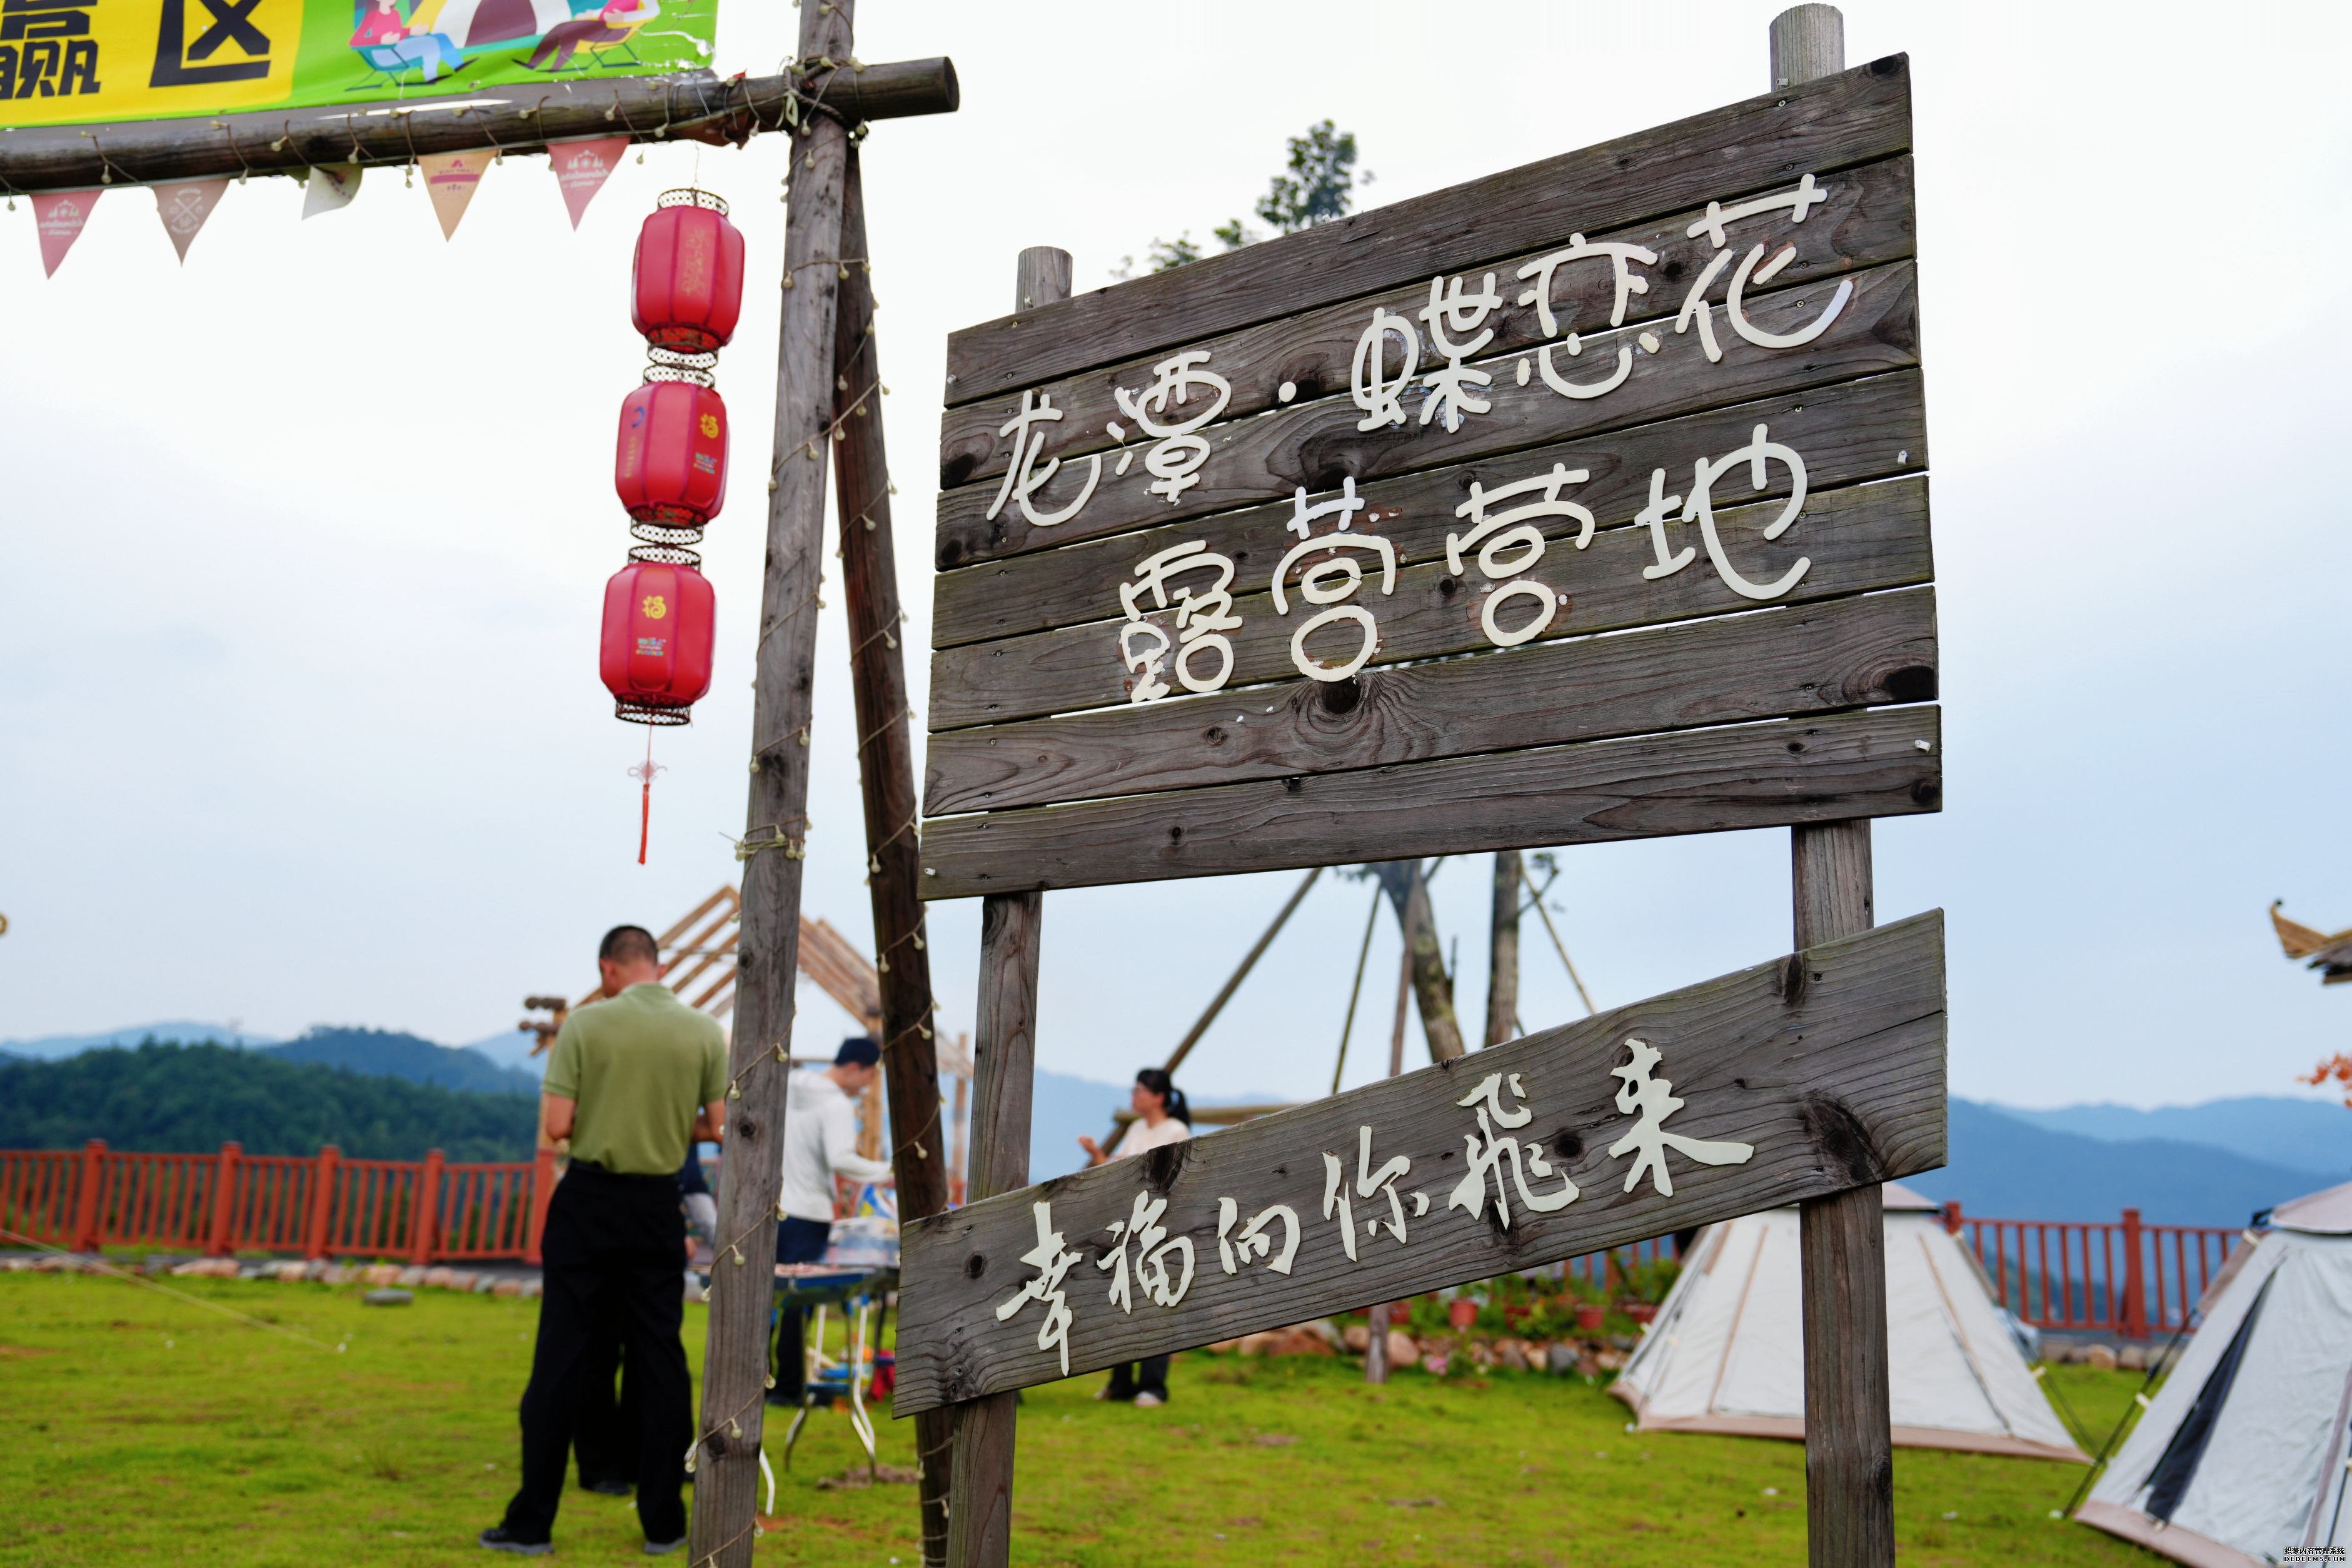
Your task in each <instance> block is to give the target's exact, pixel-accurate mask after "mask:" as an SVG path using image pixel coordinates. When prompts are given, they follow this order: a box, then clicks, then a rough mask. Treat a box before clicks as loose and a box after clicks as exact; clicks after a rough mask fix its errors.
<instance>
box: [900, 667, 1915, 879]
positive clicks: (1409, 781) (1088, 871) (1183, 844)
mask: <svg viewBox="0 0 2352 1568" xmlns="http://www.w3.org/2000/svg"><path fill="white" fill-rule="evenodd" d="M1942 799H1943V736H1942V732H1941V724H1940V716H1939V714H1938V713H1937V710H1936V709H1935V708H1934V707H1932V706H1922V707H1916V708H1896V709H1885V710H1871V711H1867V712H1860V713H1842V714H1836V715H1832V716H1831V717H1828V718H1822V719H1812V720H1800V721H1786V722H1779V723H1769V724H1743V725H1736V726H1731V727H1727V728H1724V729H1715V730H1698V731H1686V732H1684V733H1680V734H1674V735H1664V736H1648V737H1643V738H1642V739H1640V740H1631V741H1585V742H1578V743H1577V744H1574V745H1570V746H1550V747H1543V748H1539V749H1537V750H1533V751H1525V752H1499V753H1495V754H1491V755H1486V756H1477V757H1458V758H1451V759H1448V760H1446V761H1444V762H1434V763H1408V764H1405V765H1403V766H1400V767H1393V768H1372V769H1367V770H1365V771H1363V772H1360V773H1330V774H1324V775H1321V776H1316V777H1307V778H1293V779H1269V780H1265V781H1262V782H1258V783H1252V784H1226V785H1220V786H1217V787H1213V788H1209V789H1197V790H1181V791H1176V792H1172V793H1171V794H1166V795H1131V796H1128V797H1125V798H1122V799H1118V800H1107V801H1089V802H1086V803H1083V804H1080V805H1056V806H1037V807H1031V808H1029V809H1026V810H1020V811H997V812H988V813H985V814H982V815H977V816H954V817H948V818H945V819H943V820H940V821H938V822H934V823H932V824H931V825H930V826H929V827H928V828H927V829H926V830H925V832H924V834H923V868H924V878H923V891H924V895H925V896H926V897H927V898H931V899H962V898H971V897H972V896H974V895H976V894H982V893H1000V892H1006V891H1010V890H1013V889H1031V888H1035V889H1044V888H1080V887H1091V886H1096V885H1099V884H1104V883H1116V882H1145V881H1154V880H1160V879H1168V878H1176V877H1219V876H1226V875H1230V874H1233V873H1235V872H1241V871H1265V870H1274V869H1286V868H1297V867H1304V866H1327V865H1328V866H1337V865H1347V864H1351V863H1354V862H1358V861H1363V860H1369V859H1373V858H1377V857H1380V856H1385V855H1403V856H1415V855H1423V856H1425V855H1467V854H1473V853H1475V852H1477V851H1480V850H1485V849H1502V848H1519V847H1527V846H1529V845H1569V844H1601V843H1612V842H1615V841H1618V840H1621V839H1627V838H1652V837H1661V836H1664V835H1668V834H1679V833H1722V832H1729V831H1733V830H1736V829H1739V828H1750V827H1782V826H1789V825H1790V824H1793V823H1801V822H1824V821H1834V820H1837V819H1840V818H1844V817H1851V816H1865V815H1866V816H1907V815H1911V814H1914V813H1918V812H1929V811H1935V810H1937V809H1939V808H1940V805H1941V804H1942Z"/></svg>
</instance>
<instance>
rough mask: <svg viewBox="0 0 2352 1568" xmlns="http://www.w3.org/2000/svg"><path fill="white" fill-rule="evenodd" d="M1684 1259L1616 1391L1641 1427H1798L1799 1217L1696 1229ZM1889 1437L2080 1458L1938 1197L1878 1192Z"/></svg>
mask: <svg viewBox="0 0 2352 1568" xmlns="http://www.w3.org/2000/svg"><path fill="white" fill-rule="evenodd" d="M1690 1256H1691V1263H1690V1266H1689V1267H1688V1268H1685V1269H1684V1270H1683V1273H1682V1277H1681V1278H1680V1279H1677V1280H1675V1288H1674V1290H1673V1291H1672V1292H1671V1293H1670V1294H1669V1295H1668V1296H1667V1297H1666V1300H1665V1304H1664V1306H1663V1307H1661V1308H1660V1309H1659V1310H1658V1316H1657V1321H1654V1322H1653V1323H1652V1324H1651V1325H1650V1331H1649V1333H1648V1335H1647V1336H1646V1337H1645V1338H1643V1341H1642V1343H1641V1347H1640V1348H1639V1349H1637V1350H1636V1351H1635V1352H1633V1360H1631V1361H1630V1362H1628V1363H1626V1366H1625V1371H1624V1373H1623V1374H1622V1375H1621V1376H1620V1377H1619V1378H1618V1379H1617V1381H1616V1382H1615V1383H1614V1384H1612V1385H1611V1388H1610V1392H1611V1393H1612V1394H1616V1395H1617V1396H1618V1397H1619V1398H1620V1399H1622V1400H1624V1401H1625V1402H1626V1403H1627V1404H1628V1405H1632V1406H1633V1413H1634V1415H1635V1417H1636V1420H1637V1424H1638V1425H1639V1426H1640V1427H1641V1428H1642V1429H1643V1430H1644V1431H1670V1432H1674V1431H1678V1432H1728V1433H1736V1434H1739V1435H1742V1436H1757V1437H1802V1436H1804V1435H1805V1370H1804V1369H1805V1357H1804V1350H1803V1323H1802V1320H1801V1318H1800V1317H1799V1315H1798V1303H1799V1291H1798V1276H1797V1258H1798V1251H1797V1211H1796V1210H1794V1209H1775V1210H1771V1211H1769V1212H1768V1213H1764V1214H1752V1215H1741V1216H1740V1217H1739V1218H1738V1219H1733V1220H1726V1221H1724V1222H1723V1223H1722V1224H1720V1225H1711V1226H1707V1227H1706V1229H1705V1230H1702V1231H1701V1232H1699V1235H1698V1239H1697V1241H1696V1244H1695V1245H1694V1246H1693V1247H1692V1250H1691V1254H1690ZM1886 1342H1887V1351H1888V1354H1889V1358H1890V1360H1889V1380H1888V1381H1889V1393H1890V1395H1891V1405H1892V1414H1893V1416H1894V1426H1895V1442H1897V1443H1900V1444H1904V1445H1906V1446H1908V1447H1919V1448H1966V1449H1971V1450H1974V1451H1976V1452H1979V1453H1988V1454H2019V1455H2026V1456H2031V1457H2033V1458H2045V1459H2074V1460H2081V1461H2084V1462H2087V1461H2088V1459H2089V1456H2088V1455H2086V1454H2084V1452H2083V1451H2082V1449H2081V1448H2079V1447H2076V1446H2075V1444H2074V1439H2073V1438H2072V1437H2071V1436H2068V1434H2067V1431H2066V1428H2065V1427H2064V1426H2063V1425H2061V1424H2060V1422H2059V1420H2058V1417H2057V1415H2056V1413H2054V1412H2053V1410H2052V1409H2051V1408H2050V1402H2049V1400H2048V1399H2046V1398H2045V1397H2043V1395H2042V1389H2041V1386H2040V1385H2039V1384H2037V1383H2036V1382H2035V1381H2034V1376H2033V1370H2032V1368H2031V1367H2029V1366H2028V1365H2027V1364H2026V1362H2025V1356H2024V1354H2023V1352H2021V1351H2020V1349H2019V1348H2018V1344H2017V1341H2016V1339H2015V1337H2014V1336H2013V1335H2012V1334H2011V1331H2010V1326H2009V1323H2008V1321H2007V1320H2006V1319H2005V1318H2004V1317H2003V1316H2002V1315H2001V1312H2000V1309H1999V1308H1998V1307H1996V1306H1995V1305H1994V1304H1993V1300H1992V1295H1991V1292H1990V1289H1988V1287H1987V1285H1986V1282H1985V1278H1984V1273H1983V1270H1982V1269H1981V1268H1979V1267H1978V1265H1977V1260H1976V1258H1975V1257H1974V1256H1973V1255H1971V1254H1970V1253H1969V1250H1968V1249H1967V1248H1966V1247H1962V1246H1961V1245H1960V1244H1959V1243H1958V1241H1957V1240H1955V1239H1954V1238H1953V1237H1951V1236H1950V1235H1949V1234H1948V1233H1947V1232H1946V1231H1945V1229H1944V1226H1943V1224H1942V1222H1941V1220H1940V1219H1939V1218H1938V1216H1937V1210H1936V1205H1934V1204H1932V1203H1929V1202H1928V1201H1927V1199H1925V1198H1922V1197H1920V1196H1919V1195H1918V1194H1916V1193H1913V1192H1910V1191H1908V1190H1907V1189H1906V1188H1904V1187H1901V1186H1897V1185H1895V1184H1892V1183H1890V1184H1888V1185H1887V1187H1886Z"/></svg>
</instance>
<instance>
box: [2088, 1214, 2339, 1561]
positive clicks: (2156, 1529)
mask: <svg viewBox="0 0 2352 1568" xmlns="http://www.w3.org/2000/svg"><path fill="white" fill-rule="evenodd" d="M2271 1226H2272V1228H2271V1230H2270V1231H2269V1232H2268V1233H2267V1234H2265V1235H2263V1236H2261V1237H2255V1238H2253V1239H2252V1241H2251V1242H2249V1243H2248V1244H2246V1245H2242V1246H2241V1247H2239V1248H2238V1250H2237V1251H2236V1252H2235V1253H2234V1254H2232V1255H2231V1259H2230V1262H2229V1264H2228V1266H2227V1267H2226V1268H2224V1269H2223V1271H2222V1275H2221V1279H2218V1280H2216V1281H2215V1283H2214V1288H2213V1289H2211V1290H2210V1291H2209V1292H2208V1293H2207V1297H2206V1300H2205V1302H2204V1303H2203V1308H2204V1321H2203V1323H2202V1324H2201V1325H2200V1327H2199V1329H2198V1331H2197V1337H2196V1340H2195V1342H2193V1343H2192V1344H2191V1345H2190V1346H2189V1351H2188V1353H2186V1354H2185V1355H2183V1356H2182V1357H2181V1358H2180V1363H2179V1365H2178V1366H2176V1367H2175V1368H2174V1369H2173V1371H2172V1374H2171V1376H2170V1377H2168V1378H2167V1379H2166V1380H2165V1384H2164V1386H2163V1388H2162V1389H2160V1390H2159V1391H2158V1393H2157V1395H2156V1398H2155V1399H2154V1400H2153V1401H2152V1402H2151V1403H2150V1404H2149V1405H2148V1408H2147V1415H2145V1416H2143V1417H2141V1419H2140V1423H2139V1426H2137V1428H2136V1429H2135V1430H2134V1431H2133V1433H2132V1435H2131V1436H2130V1438H2129V1439H2128V1440H2127V1441H2126V1443H2125V1444H2124V1446H2123V1448H2122V1450H2121V1451H2120V1452H2118V1453H2117V1454H2116V1458H2115V1462H2114V1463H2113V1464H2112V1465H2110V1466H2109V1467H2108V1468H2107V1471H2106V1474H2105V1475H2103V1476H2101V1477H2100V1478H2099V1484H2098V1485H2097V1486H2096V1487H2095V1488H2094V1489H2093V1490H2092V1492H2091V1496H2090V1499H2089V1500H2087V1501H2086V1502H2084V1504H2083V1506H2082V1507H2081V1508H2080V1509H2078V1510H2075V1514H2074V1517H2075V1518H2076V1519H2079V1520H2081V1521H2083V1522H2084V1523H2085V1524H2091V1525H2096V1526H2097V1527H2098V1528H2099V1529H2101V1530H2104V1531H2107V1532H2108V1533H2110V1534H2113V1535H2119V1536H2122V1537H2123V1538H2124V1539H2125V1540H2126V1541H2132V1542H2138V1543H2139V1544H2140V1545H2142V1546H2145V1547H2147V1548H2148V1549H2149V1550H2150V1551H2152V1552H2162V1553H2163V1554H2164V1555H2165V1556H2167V1557H2169V1558H2171V1559H2172V1560H2173V1561H2175V1562H2176V1563H2194V1564H2197V1565H2198V1568H2263V1565H2264V1564H2268V1563H2279V1562H2283V1561H2284V1562H2291V1561H2294V1559H2292V1558H2289V1557H2288V1556H2287V1555H2286V1553H2287V1552H2288V1550H2289V1549H2290V1548H2294V1547H2329V1546H2333V1547H2336V1548H2338V1549H2339V1550H2340V1549H2341V1548H2342V1547H2343V1546H2344V1545H2345V1544H2347V1542H2352V1517H2347V1509H2346V1506H2345V1501H2346V1500H2345V1496H2344V1492H2345V1481H2346V1479H2347V1478H2346V1465H2347V1452H2346V1445H2347V1436H2346V1426H2347V1416H2352V1184H2347V1185H2344V1186H2340V1187H2331V1188H2329V1189H2328V1190H2327V1191H2326V1192H2323V1193H2314V1194H2311V1195H2310V1196H2309V1197H2305V1198H2298V1199H2296V1200H2295V1201H2294V1202H2293V1203H2289V1204H2281V1205H2279V1206H2278V1207H2277V1208H2276V1209H2274V1210H2273V1211H2272V1213H2271ZM2310 1560H2311V1561H2314V1562H2324V1561H2331V1560H2332V1561H2341V1559H2340V1558H2336V1559H2329V1558H2327V1557H2326V1556H2324V1555H2322V1554H2319V1553H2314V1554H2313V1555H2312V1557H2311V1559H2310Z"/></svg>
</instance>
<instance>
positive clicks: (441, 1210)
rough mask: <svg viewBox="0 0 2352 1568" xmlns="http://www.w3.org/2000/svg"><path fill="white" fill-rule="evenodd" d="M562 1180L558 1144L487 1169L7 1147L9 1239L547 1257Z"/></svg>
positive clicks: (332, 1156)
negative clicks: (545, 1235) (544, 1240)
mask: <svg viewBox="0 0 2352 1568" xmlns="http://www.w3.org/2000/svg"><path fill="white" fill-rule="evenodd" d="M555 1175H556V1172H555V1154H554V1152H553V1151H552V1150H546V1149H542V1150H541V1151H540V1152H539V1156H538V1158H537V1159H535V1160H530V1161H521V1162H513V1163H498V1164H478V1165H453V1164H450V1163H447V1162H446V1161H445V1160H443V1159H442V1157H441V1151H439V1150H438V1149H436V1150H433V1151H432V1152H429V1153H427V1154H426V1155H425V1158H424V1159H422V1160H347V1159H345V1158H344V1157H343V1154H342V1152H341V1150H339V1149H337V1148H336V1147H335V1146H334V1145H333V1144H331V1143H330V1144H328V1145H327V1146H326V1147H325V1148H323V1149H321V1150H320V1151H319V1152H318V1154H317V1155H316V1156H315V1157H313V1158H310V1159H307V1160H305V1159H301V1158H299V1157H289V1156H287V1155H281V1154H258V1155H257V1154H247V1153H246V1152H244V1151H243V1150H242V1149H240V1148H239V1147H238V1146H237V1145H236V1144H235V1143H224V1144H222V1145H221V1147H220V1152H218V1153H216V1154H125V1153H117V1152H113V1151H111V1150H110V1149H108V1148H107V1146H106V1144H105V1142H104V1141H103V1140H101V1139H97V1138H93V1139H91V1140H90V1141H89V1145H88V1146H87V1147H85V1148H82V1149H79V1150H75V1151H48V1150H19V1149H0V1233H5V1234H0V1244H5V1243H6V1242H8V1241H10V1240H12V1239H15V1238H17V1237H21V1238H23V1239H26V1240H29V1241H33V1242H37V1243H40V1244H43V1245H47V1246H50V1247H68V1248H71V1249H73V1250H75V1251H78V1252H91V1251H96V1250H97V1249H98V1248H100V1247H163V1248H165V1249H168V1250H171V1251H174V1252H201V1253H205V1254H207V1255H209V1256H213V1257H226V1256H227V1255H229V1254H231V1253H237V1252H283V1253H294V1254H298V1255H299V1256H301V1257H304V1258H404V1259H406V1260H407V1261H409V1262H412V1263H459V1262H485V1261H488V1260H491V1259H495V1258H518V1259H520V1260H521V1261H523V1262H526V1263H534V1264H535V1263H537V1262H538V1261H539V1237H540V1232H541V1228H542V1227H543V1226H545V1224H546V1221H547V1200H548V1198H549V1197H550V1196H551V1194H553V1192H554V1190H555Z"/></svg>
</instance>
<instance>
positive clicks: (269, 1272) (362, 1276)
mask: <svg viewBox="0 0 2352 1568" xmlns="http://www.w3.org/2000/svg"><path fill="white" fill-rule="evenodd" d="M102 1266H103V1267H102ZM109 1269H113V1270H117V1271H126V1272H130V1273H136V1274H146V1275H152V1276H162V1275H169V1276H172V1277H173V1278H177V1279H263V1280H274V1281H276V1282H277V1283H278V1284H282V1285H296V1284H306V1283H307V1284H320V1285H329V1286H345V1285H358V1286H362V1287H365V1288H366V1289H372V1290H383V1289H402V1290H416V1289H432V1290H456V1291H467V1292H471V1293H473V1294H475V1295H485V1296H502V1297H508V1298H511V1299H519V1300H534V1299H536V1298H537V1297H538V1296H539V1295H540V1293H541V1289H542V1285H541V1279H540V1275H539V1271H538V1270H537V1269H517V1270H514V1271H512V1272H495V1273H494V1272H491V1271H489V1270H488V1269H473V1268H450V1267H448V1266H446V1265H436V1266H435V1267H433V1268H425V1267H424V1266H422V1265H419V1264H413V1263H412V1264H400V1263H362V1264H352V1263H331V1262H329V1261H327V1260H326V1259H324V1258H311V1259H310V1260H309V1261H307V1262H298V1261H292V1260H289V1259H283V1258H266V1259H260V1260H254V1259H250V1258H246V1259H240V1258H173V1257H169V1256H166V1255H163V1254H160V1253H158V1254H153V1255H151V1256H150V1257H149V1258H147V1259H146V1261H145V1262H144V1263H142V1264H120V1263H115V1262H113V1260H111V1259H110V1258H93V1257H91V1256H89V1255H88V1254H86V1253H74V1252H51V1253H38V1254H27V1253H16V1254H11V1255H9V1256H7V1257H5V1258H0V1271H5V1272H8V1273H12V1274H22V1273H32V1274H98V1273H104V1272H108V1271H109Z"/></svg>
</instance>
